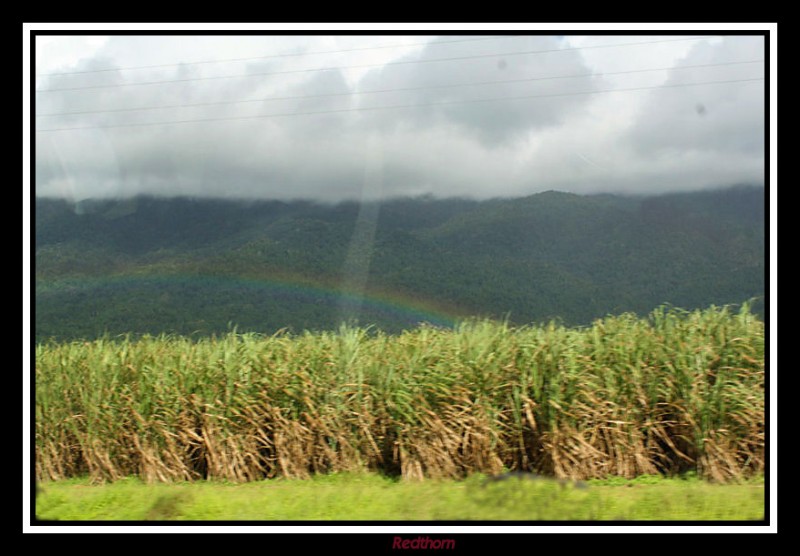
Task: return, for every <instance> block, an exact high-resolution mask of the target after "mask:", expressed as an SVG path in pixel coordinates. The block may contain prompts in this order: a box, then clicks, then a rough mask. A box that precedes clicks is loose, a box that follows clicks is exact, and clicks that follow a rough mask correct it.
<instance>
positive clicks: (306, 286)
mask: <svg viewBox="0 0 800 556" xmlns="http://www.w3.org/2000/svg"><path fill="white" fill-rule="evenodd" d="M158 284H169V285H179V286H180V285H201V286H212V287H221V288H240V289H241V288H246V289H251V290H253V291H254V292H257V293H260V294H264V295H270V296H276V297H284V298H286V297H291V298H293V299H298V300H302V301H308V302H316V303H323V304H326V305H328V306H330V307H334V308H339V307H342V305H343V304H344V305H347V306H350V307H360V308H361V309H362V313H364V314H377V315H380V316H382V317H383V318H386V319H390V320H391V321H392V322H397V324H398V325H405V326H415V325H419V324H421V323H429V324H432V325H435V326H442V327H448V328H449V327H453V326H455V325H456V323H457V320H458V319H459V314H460V313H461V311H458V310H453V309H449V310H448V309H443V308H441V307H438V306H435V304H434V303H432V302H425V301H420V300H416V299H410V298H409V296H407V295H403V294H399V293H397V292H386V291H381V292H374V291H368V292H364V293H358V292H346V291H342V290H341V289H339V288H336V287H335V286H332V285H330V284H328V283H323V282H318V281H312V280H309V279H307V278H305V277H297V276H281V277H274V276H271V277H242V276H225V275H216V274H213V275H212V274H194V273H168V274H160V273H147V274H118V275H111V276H104V277H70V278H62V279H59V280H56V281H46V282H39V283H37V284H36V292H37V294H47V293H49V292H57V291H63V290H69V289H94V288H98V287H126V286H137V285H139V286H141V285H158ZM361 324H364V325H366V324H369V322H368V321H364V322H361Z"/></svg>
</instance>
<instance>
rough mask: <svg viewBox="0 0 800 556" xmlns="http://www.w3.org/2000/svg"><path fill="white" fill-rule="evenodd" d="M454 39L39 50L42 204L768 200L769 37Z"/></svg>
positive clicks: (168, 42) (270, 39)
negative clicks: (740, 187)
mask: <svg viewBox="0 0 800 556" xmlns="http://www.w3.org/2000/svg"><path fill="white" fill-rule="evenodd" d="M450 32H451V34H417V32H416V31H415V32H410V33H408V34H382V33H380V32H377V31H375V32H373V33H374V34H372V33H370V34H362V33H358V34H349V35H348V34H343V33H344V32H343V31H339V32H337V31H333V32H331V34H321V35H303V34H294V35H287V34H280V35H278V34H270V35H255V36H253V35H251V36H247V35H199V36H190V35H136V34H126V35H95V36H91V35H83V36H82V35H68V36H63V35H62V36H39V37H37V39H36V41H37V43H36V52H35V64H36V65H35V73H36V80H35V81H36V91H37V92H36V94H35V105H34V106H33V107H32V108H33V109H34V110H35V116H34V117H33V118H32V119H31V128H32V130H33V131H34V133H35V153H34V157H35V179H34V181H33V185H34V188H35V192H36V194H37V195H39V196H50V197H63V198H67V199H69V200H73V201H80V200H82V199H86V198H97V197H102V198H105V197H115V198H118V197H128V196H132V195H138V194H153V195H166V196H173V195H182V196H194V197H222V198H256V199H284V200H289V199H299V198H302V199H312V200H317V201H325V202H335V201H339V200H344V199H352V200H368V199H375V198H390V197H398V196H418V195H425V194H430V195H434V196H436V197H451V196H459V197H470V198H476V199H485V198H492V197H521V196H526V195H531V194H534V193H538V192H541V191H547V190H552V189H555V190H560V191H569V192H574V193H580V194H589V193H603V192H607V193H633V194H640V193H643V194H651V193H661V192H666V191H693V190H699V189H704V188H715V187H721V186H727V185H733V184H742V183H748V184H763V183H764V173H765V122H766V112H765V94H764V91H765V81H764V77H765V75H766V70H765V64H764V59H765V48H764V37H763V36H760V35H757V34H753V35H750V36H744V35H724V34H723V33H718V34H717V35H708V34H696V33H692V32H690V31H686V32H685V33H683V34H677V35H676V34H668V35H663V34H662V35H658V34H641V35H630V34H628V35H614V34H613V33H612V32H608V33H606V34H600V35H597V34H595V35H580V34H574V35H572V34H570V35H555V34H550V33H546V32H545V33H544V34H537V35H533V34H530V33H525V32H524V30H522V31H521V32H516V31H509V30H502V33H505V34H498V32H494V33H493V32H477V31H476V32H472V31H470V32H469V33H464V32H462V33H460V34H456V33H457V32H458V31H453V30H451V31H450ZM273 33H274V32H273ZM540 33H541V31H540Z"/></svg>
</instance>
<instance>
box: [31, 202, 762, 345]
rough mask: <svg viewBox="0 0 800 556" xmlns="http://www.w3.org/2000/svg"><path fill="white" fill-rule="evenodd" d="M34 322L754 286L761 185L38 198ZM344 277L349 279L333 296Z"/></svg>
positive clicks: (412, 314) (227, 318)
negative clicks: (302, 198)
mask: <svg viewBox="0 0 800 556" xmlns="http://www.w3.org/2000/svg"><path fill="white" fill-rule="evenodd" d="M34 216H35V251H36V252H35V276H36V299H35V316H36V319H35V322H36V337H37V339H40V340H41V339H45V338H49V337H56V338H60V339H65V338H74V337H92V336H96V335H98V334H102V333H103V332H110V333H112V334H116V333H124V332H134V333H143V332H150V333H156V332H161V331H165V332H178V333H183V334H188V333H192V332H198V333H200V334H207V333H212V332H219V331H224V330H226V329H227V328H228V327H229V326H230V325H238V326H239V327H240V329H244V330H255V331H261V332H270V331H274V330H277V329H278V328H282V327H290V328H293V329H295V330H301V329H304V328H310V329H321V328H332V327H335V326H337V324H338V322H339V321H340V320H342V319H353V318H355V319H357V320H358V321H359V322H360V323H361V324H369V323H374V324H376V325H378V326H380V327H382V328H385V329H387V330H390V331H396V330H400V329H402V328H404V327H407V326H410V325H412V324H413V323H414V322H416V321H419V320H435V319H436V318H437V317H440V320H441V322H446V321H448V318H447V317H457V316H466V315H472V314H479V315H488V316H496V317H501V316H504V315H510V318H511V320H512V321H513V322H516V323H524V322H532V321H541V320H546V319H550V318H560V319H562V320H564V321H565V322H567V323H575V324H581V323H587V322H589V321H591V320H592V319H594V318H597V317H600V316H603V315H605V314H608V313H618V312H622V311H634V312H638V313H646V312H648V311H650V310H651V309H652V308H653V307H655V306H657V305H660V304H662V303H671V304H673V305H677V306H680V307H685V308H695V307H705V306H708V305H711V304H725V303H740V302H742V301H745V300H747V299H749V298H751V297H754V296H760V295H763V293H764V269H765V250H764V247H765V245H764V242H765V233H764V190H763V188H758V187H736V188H730V189H721V190H717V191H709V192H697V193H681V194H670V195H662V196H653V197H622V196H614V195H596V196H581V195H574V194H569V193H560V192H553V191H551V192H546V193H541V194H537V195H532V196H529V197H525V198H520V199H493V200H489V201H481V202H478V201H473V200H465V199H434V198H425V197H424V198H416V199H395V200H389V201H385V202H383V203H380V204H366V205H360V204H358V203H353V202H346V203H340V204H338V205H324V204H315V203H311V202H279V201H248V202H243V201H225V200H210V199H205V200H203V199H186V198H169V199H159V198H150V197H139V198H133V199H125V200H119V201H108V200H104V201H101V200H97V201H91V200H90V201H83V202H81V203H79V204H77V205H76V204H72V203H68V202H66V201H62V200H55V199H41V198H37V199H36V202H35V213H34ZM342 291H348V292H349V293H350V294H352V295H348V296H345V297H342V296H341V292H342Z"/></svg>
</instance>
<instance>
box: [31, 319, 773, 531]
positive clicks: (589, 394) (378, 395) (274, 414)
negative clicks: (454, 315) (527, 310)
mask: <svg viewBox="0 0 800 556" xmlns="http://www.w3.org/2000/svg"><path fill="white" fill-rule="evenodd" d="M35 410H36V415H35V448H36V477H37V480H40V481H58V480H63V479H68V478H71V477H80V476H88V477H90V479H91V480H92V481H93V482H103V481H117V480H119V479H122V478H125V477H129V476H137V477H139V478H141V479H142V480H144V481H145V482H191V481H208V480H211V481H219V480H226V481H232V482H260V481H263V480H264V479H274V478H279V477H283V478H299V479H304V478H309V477H312V476H315V475H319V474H331V473H343V472H364V471H369V472H373V473H381V474H385V475H390V476H401V477H403V478H405V479H409V480H422V479H464V478H466V477H469V476H471V475H473V474H476V473H484V474H493V473H497V472H499V471H501V470H502V469H511V470H525V471H534V472H537V473H540V474H543V475H548V476H555V477H560V478H572V479H583V480H586V479H593V478H604V477H608V476H618V477H624V478H634V477H637V476H641V475H654V474H662V475H667V476H672V475H676V474H680V473H685V472H687V471H694V472H696V473H697V474H698V476H700V477H702V478H704V479H707V480H709V481H714V482H717V483H725V482H736V481H740V480H742V479H744V478H747V477H750V476H754V475H758V474H760V473H762V472H763V469H764V325H763V323H762V322H761V321H760V320H758V319H757V318H756V317H755V316H753V315H752V314H751V313H750V311H749V307H748V306H747V305H744V306H743V307H742V308H741V309H740V310H737V311H734V310H731V309H730V308H727V307H723V308H716V307H711V308H709V309H707V310H704V311H692V312H686V311H681V310H677V309H668V308H661V309H658V310H656V311H654V312H653V313H651V314H650V315H649V316H648V317H646V318H640V317H637V316H635V315H631V314H624V315H619V316H609V317H607V318H604V319H600V320H598V321H596V322H595V323H593V325H592V326H589V327H585V328H568V327H564V326H561V325H559V324H557V323H549V324H544V325H536V326H528V327H520V328H512V327H510V326H508V325H507V324H505V323H498V322H492V321H470V322H465V323H463V324H461V325H459V326H458V327H457V328H456V329H454V330H450V329H438V328H433V327H429V326H423V327H420V328H418V329H415V330H411V331H407V332H405V333H403V334H400V335H398V336H387V335H384V334H381V333H372V332H371V331H370V330H367V329H359V328H347V327H343V328H342V329H340V330H339V331H338V332H320V333H314V334H312V333H304V334H301V335H297V336H290V335H287V334H277V335H275V336H271V337H263V336H258V335H255V334H235V333H231V334H228V335H225V336H222V337H214V338H206V339H200V340H197V341H192V340H189V339H187V338H182V337H168V336H161V337H146V338H143V339H140V340H137V341H133V340H130V339H128V338H117V339H109V338H104V339H100V340H96V341H93V342H70V343H62V344H57V343H49V344H41V345H37V347H36V372H35ZM270 484H271V483H270ZM193 492H194V491H193ZM156 499H157V497H156ZM184 505H185V504H184V503H182V502H181V501H180V500H178V501H177V502H175V501H171V500H169V499H165V500H164V501H162V502H161V505H160V506H158V507H157V508H155V509H153V511H154V512H156V514H154V515H160V514H164V515H170V514H171V513H174V512H176V511H178V509H177V508H181V507H183V506H184Z"/></svg>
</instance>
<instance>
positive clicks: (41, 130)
mask: <svg viewBox="0 0 800 556" xmlns="http://www.w3.org/2000/svg"><path fill="white" fill-rule="evenodd" d="M763 80H764V78H763V77H753V78H747V79H727V80H723V81H701V82H697V83H678V84H673V85H655V86H652V87H630V88H624V89H602V90H598V91H580V92H574V93H553V94H546V95H525V96H516V97H496V98H485V99H471V100H456V101H442V102H432V103H425V104H399V105H393V106H370V107H362V108H342V109H339V110H317V111H311V112H291V113H286V114H259V115H254V116H232V117H226V118H202V119H193V120H170V121H161V122H142V123H130V124H112V125H106V126H80V127H61V128H50V129H37V130H36V132H37V133H40V132H41V133H44V132H54V131H75V130H82V129H113V128H120V127H146V126H154V125H173V124H187V123H207V122H223V121H237V120H238V121H241V120H255V119H265V118H280V117H289V116H310V115H321V114H335V113H344V112H361V111H367V110H391V109H402V108H424V107H429V106H444V105H451V104H471V103H478V102H495V101H501V100H504V101H508V100H528V99H537V98H555V97H567V96H578V95H593V94H600V93H619V92H630V91H646V90H654V89H668V88H677V87H692V86H698V85H715V84H724V83H745V82H753V81H763Z"/></svg>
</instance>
